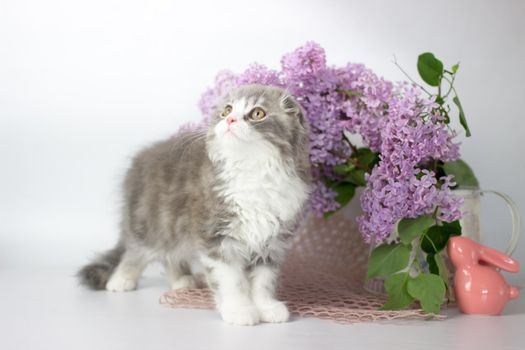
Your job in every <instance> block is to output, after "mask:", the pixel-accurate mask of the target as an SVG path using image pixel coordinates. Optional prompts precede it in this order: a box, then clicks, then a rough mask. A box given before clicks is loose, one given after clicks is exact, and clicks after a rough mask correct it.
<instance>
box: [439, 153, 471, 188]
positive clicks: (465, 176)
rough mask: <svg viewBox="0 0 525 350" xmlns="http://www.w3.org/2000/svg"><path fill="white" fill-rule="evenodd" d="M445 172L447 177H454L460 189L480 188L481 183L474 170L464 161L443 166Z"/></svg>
mask: <svg viewBox="0 0 525 350" xmlns="http://www.w3.org/2000/svg"><path fill="white" fill-rule="evenodd" d="M443 170H444V171H445V174H447V175H454V181H455V182H456V184H457V186H459V187H475V188H479V182H478V179H477V178H476V176H475V175H474V172H473V171H472V169H471V168H470V167H469V166H468V164H467V163H465V162H464V161H463V160H461V159H458V160H456V161H453V162H446V163H445V164H443Z"/></svg>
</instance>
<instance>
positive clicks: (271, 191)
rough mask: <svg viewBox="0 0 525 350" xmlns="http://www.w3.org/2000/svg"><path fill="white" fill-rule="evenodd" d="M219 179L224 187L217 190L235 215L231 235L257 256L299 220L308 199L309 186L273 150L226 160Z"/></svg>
mask: <svg viewBox="0 0 525 350" xmlns="http://www.w3.org/2000/svg"><path fill="white" fill-rule="evenodd" d="M219 176H220V177H221V180H222V183H223V185H222V186H221V187H220V188H217V190H218V191H219V193H220V194H221V195H222V196H223V197H224V198H225V200H226V202H227V204H228V206H229V207H230V209H232V210H233V212H234V215H235V220H233V221H232V224H231V225H230V230H231V234H232V235H234V236H236V238H238V239H241V240H242V241H244V242H245V243H246V244H247V246H248V247H249V248H250V249H251V250H252V251H253V252H256V253H257V252H261V253H262V251H264V250H265V246H266V245H267V244H268V242H269V240H270V239H271V238H272V237H276V236H277V235H278V234H279V232H280V231H281V230H282V229H283V227H282V225H283V224H285V223H287V222H290V221H291V220H293V219H294V218H295V217H296V215H297V214H298V213H299V211H300V210H301V209H302V207H303V205H304V203H305V201H306V199H307V197H308V187H307V185H306V184H305V183H304V182H303V181H302V180H301V179H300V178H299V177H298V176H297V174H296V173H295V171H294V169H293V168H291V167H289V166H286V165H285V164H283V162H282V161H280V159H279V158H278V157H276V156H275V154H273V153H272V151H270V150H268V151H267V152H258V153H257V154H254V155H253V156H251V157H240V158H234V157H226V159H224V158H223V162H222V165H221V171H220V173H219Z"/></svg>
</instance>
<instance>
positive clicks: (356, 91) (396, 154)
mask: <svg viewBox="0 0 525 350" xmlns="http://www.w3.org/2000/svg"><path fill="white" fill-rule="evenodd" d="M247 84H263V85H276V86H280V87H284V88H286V89H287V90H288V91H289V92H290V93H291V94H292V95H294V97H295V98H296V99H297V100H298V102H299V103H300V104H301V106H302V107H303V109H304V112H305V115H306V117H307V118H308V120H309V123H310V161H311V163H312V175H313V178H314V183H315V188H314V191H313V194H312V196H311V199H310V209H311V210H312V211H313V212H314V213H316V214H317V215H322V214H324V213H328V212H332V211H334V210H337V209H338V208H339V207H340V205H339V203H337V202H336V200H335V197H336V195H337V193H336V192H335V191H334V190H333V189H331V188H329V187H328V186H327V185H326V183H325V182H324V181H323V179H328V180H331V181H334V180H335V181H337V180H339V177H338V175H337V174H335V172H334V171H333V167H334V166H335V165H337V164H341V163H344V162H346V160H347V159H348V157H349V156H350V155H351V153H352V150H351V148H350V146H349V144H348V142H347V140H346V139H345V136H344V132H345V131H346V132H348V133H350V134H359V135H361V137H362V138H363V142H364V144H365V146H367V147H369V148H370V149H371V150H373V151H375V152H379V153H380V162H379V164H378V165H377V166H376V167H375V168H374V169H373V170H372V172H371V173H370V174H369V175H367V177H366V178H367V185H366V187H365V189H364V191H363V193H362V195H361V205H362V209H363V212H364V213H363V215H361V216H360V217H359V218H358V222H359V227H360V230H361V233H362V235H363V237H364V239H365V240H366V241H367V242H379V241H381V240H383V239H384V238H386V237H387V236H388V235H389V234H390V233H391V232H392V230H393V228H394V225H395V224H396V222H397V221H398V220H400V219H402V218H405V217H417V216H419V215H422V214H429V213H432V212H433V211H434V210H435V208H436V207H438V208H439V210H438V213H437V214H438V216H437V217H438V219H440V220H443V221H453V220H455V219H457V218H459V216H460V211H459V207H460V205H461V200H460V199H459V198H457V197H456V196H454V195H453V194H452V193H451V190H450V187H451V186H453V185H454V183H453V179H452V177H444V178H441V179H436V174H435V173H434V172H433V171H430V170H424V169H423V170H422V169H419V168H418V166H419V165H420V164H422V163H425V162H431V161H433V160H442V161H450V160H455V159H458V158H459V145H458V144H457V143H454V140H453V139H454V137H455V136H456V135H455V133H454V132H453V131H451V130H450V129H449V128H448V126H447V125H445V124H444V123H443V117H442V116H441V115H439V114H437V112H435V107H436V106H437V105H436V103H435V101H434V100H432V99H430V98H427V97H423V96H422V95H421V91H420V90H419V89H418V88H416V87H414V86H413V85H410V84H408V83H399V84H393V83H392V82H389V81H387V80H385V79H383V78H381V77H378V76H377V75H376V74H375V73H374V72H373V71H371V70H370V69H368V68H366V67H365V66H364V65H362V64H354V63H348V64H347V65H345V66H343V67H333V66H328V65H327V64H326V55H325V51H324V49H323V48H322V47H321V46H320V45H319V44H316V43H314V42H308V43H306V44H305V45H303V46H301V47H299V48H298V49H296V50H295V51H293V52H291V53H288V54H285V55H284V56H283V57H282V59H281V70H280V71H276V70H272V69H269V68H267V67H266V66H264V65H261V64H252V65H251V66H249V67H248V69H246V70H245V71H244V72H242V73H241V74H234V73H232V72H230V71H222V72H220V73H219V74H218V75H217V78H216V80H215V85H214V87H212V88H210V89H208V90H207V91H206V92H205V93H204V94H203V96H202V98H201V100H200V102H199V107H200V109H201V111H202V113H203V115H204V117H205V120H208V118H209V116H210V115H211V113H213V111H214V110H215V108H216V107H217V104H218V102H219V101H220V98H221V97H222V96H223V95H225V94H226V93H227V92H228V91H229V90H230V89H232V88H234V87H236V86H241V85H247Z"/></svg>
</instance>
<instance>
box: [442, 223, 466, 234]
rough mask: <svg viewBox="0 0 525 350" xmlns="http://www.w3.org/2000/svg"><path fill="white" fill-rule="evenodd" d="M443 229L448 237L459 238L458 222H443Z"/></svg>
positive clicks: (459, 227) (459, 228)
mask: <svg viewBox="0 0 525 350" xmlns="http://www.w3.org/2000/svg"><path fill="white" fill-rule="evenodd" d="M443 229H444V230H446V231H447V233H448V235H449V236H461V233H462V232H461V223H460V222H459V220H455V221H452V222H443Z"/></svg>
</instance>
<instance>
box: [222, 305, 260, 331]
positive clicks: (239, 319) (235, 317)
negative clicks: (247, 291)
mask: <svg viewBox="0 0 525 350" xmlns="http://www.w3.org/2000/svg"><path fill="white" fill-rule="evenodd" d="M220 313H221V317H222V319H223V320H224V322H226V323H229V324H234V325H238V326H253V325H255V324H257V323H259V312H258V311H257V308H255V306H253V305H228V306H222V307H221V310H220Z"/></svg>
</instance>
